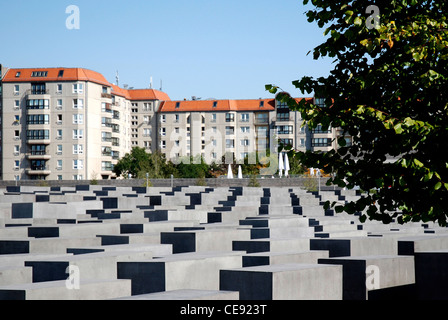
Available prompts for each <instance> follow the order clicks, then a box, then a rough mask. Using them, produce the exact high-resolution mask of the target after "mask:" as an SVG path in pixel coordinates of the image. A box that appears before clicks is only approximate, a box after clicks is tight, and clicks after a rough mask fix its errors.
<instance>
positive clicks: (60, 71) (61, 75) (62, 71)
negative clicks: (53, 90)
mask: <svg viewBox="0 0 448 320" xmlns="http://www.w3.org/2000/svg"><path fill="white" fill-rule="evenodd" d="M63 76H64V70H59V73H58V78H62V77H63Z"/></svg>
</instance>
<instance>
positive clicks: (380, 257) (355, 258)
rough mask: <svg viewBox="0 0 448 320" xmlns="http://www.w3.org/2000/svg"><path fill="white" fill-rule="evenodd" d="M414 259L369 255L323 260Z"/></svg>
mask: <svg viewBox="0 0 448 320" xmlns="http://www.w3.org/2000/svg"><path fill="white" fill-rule="evenodd" d="M397 258H399V259H414V257H413V256H403V255H400V256H399V255H371V256H344V257H332V258H324V259H328V260H352V261H366V260H380V259H397Z"/></svg>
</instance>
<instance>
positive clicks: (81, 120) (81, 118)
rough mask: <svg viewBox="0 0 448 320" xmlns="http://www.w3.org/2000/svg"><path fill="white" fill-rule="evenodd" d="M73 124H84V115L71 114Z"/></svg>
mask: <svg viewBox="0 0 448 320" xmlns="http://www.w3.org/2000/svg"><path fill="white" fill-rule="evenodd" d="M73 124H84V115H83V114H74V115H73Z"/></svg>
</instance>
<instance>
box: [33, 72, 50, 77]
mask: <svg viewBox="0 0 448 320" xmlns="http://www.w3.org/2000/svg"><path fill="white" fill-rule="evenodd" d="M47 75H48V72H47V71H33V73H31V77H33V78H42V77H46V76H47Z"/></svg>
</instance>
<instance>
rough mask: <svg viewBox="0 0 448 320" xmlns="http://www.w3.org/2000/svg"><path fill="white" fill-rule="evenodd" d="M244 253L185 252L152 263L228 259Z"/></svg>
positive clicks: (244, 252) (155, 259)
mask: <svg viewBox="0 0 448 320" xmlns="http://www.w3.org/2000/svg"><path fill="white" fill-rule="evenodd" d="M244 254H246V251H205V252H186V253H177V254H172V255H169V256H165V257H160V258H154V259H152V260H151V261H153V262H165V261H166V262H168V261H182V260H202V259H207V258H214V257H230V256H242V255H244Z"/></svg>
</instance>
